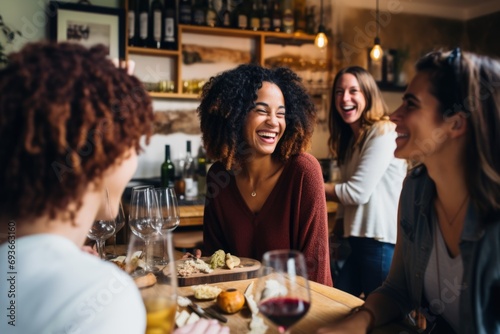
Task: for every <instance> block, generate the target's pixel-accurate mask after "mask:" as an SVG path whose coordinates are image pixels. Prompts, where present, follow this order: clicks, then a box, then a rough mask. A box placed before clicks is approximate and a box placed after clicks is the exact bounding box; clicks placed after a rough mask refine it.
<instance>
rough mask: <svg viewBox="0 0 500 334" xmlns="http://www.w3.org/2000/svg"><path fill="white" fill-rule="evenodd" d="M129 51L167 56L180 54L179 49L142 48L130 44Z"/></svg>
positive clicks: (138, 53)
mask: <svg viewBox="0 0 500 334" xmlns="http://www.w3.org/2000/svg"><path fill="white" fill-rule="evenodd" d="M128 52H129V53H133V54H137V55H146V56H167V57H175V56H179V50H164V49H153V48H141V47H138V46H129V47H128Z"/></svg>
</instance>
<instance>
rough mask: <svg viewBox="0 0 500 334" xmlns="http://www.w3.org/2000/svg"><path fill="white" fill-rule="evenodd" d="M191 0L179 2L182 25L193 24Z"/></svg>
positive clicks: (180, 0)
mask: <svg viewBox="0 0 500 334" xmlns="http://www.w3.org/2000/svg"><path fill="white" fill-rule="evenodd" d="M191 4H192V2H191V0H179V22H180V23H182V24H191V14H192V8H191Z"/></svg>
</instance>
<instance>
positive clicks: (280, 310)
mask: <svg viewBox="0 0 500 334" xmlns="http://www.w3.org/2000/svg"><path fill="white" fill-rule="evenodd" d="M309 306H310V304H309V302H307V301H304V300H302V299H298V298H291V297H276V298H271V299H267V300H266V301H264V302H262V303H261V304H260V305H259V311H260V312H261V313H262V314H264V315H265V316H266V317H267V318H268V319H269V320H271V321H272V322H274V323H275V324H276V325H277V326H278V327H279V328H280V332H284V331H286V330H287V329H288V328H290V327H292V326H293V325H294V324H295V323H296V322H297V321H299V320H300V319H302V317H303V316H304V315H306V313H307V311H309Z"/></svg>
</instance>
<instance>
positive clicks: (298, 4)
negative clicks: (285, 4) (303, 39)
mask: <svg viewBox="0 0 500 334" xmlns="http://www.w3.org/2000/svg"><path fill="white" fill-rule="evenodd" d="M293 16H294V24H295V26H294V29H295V31H297V32H306V1H305V0H294V6H293Z"/></svg>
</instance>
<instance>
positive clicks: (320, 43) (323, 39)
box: [314, 31, 328, 49]
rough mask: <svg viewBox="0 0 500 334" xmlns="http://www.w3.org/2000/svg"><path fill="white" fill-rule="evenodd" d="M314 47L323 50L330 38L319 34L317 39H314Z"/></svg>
mask: <svg viewBox="0 0 500 334" xmlns="http://www.w3.org/2000/svg"><path fill="white" fill-rule="evenodd" d="M314 45H316V46H317V47H318V48H320V49H323V48H324V47H326V46H327V45H328V38H327V37H326V35H325V33H324V32H322V31H320V32H318V34H317V35H316V38H315V39H314Z"/></svg>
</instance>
